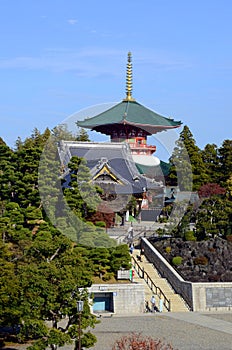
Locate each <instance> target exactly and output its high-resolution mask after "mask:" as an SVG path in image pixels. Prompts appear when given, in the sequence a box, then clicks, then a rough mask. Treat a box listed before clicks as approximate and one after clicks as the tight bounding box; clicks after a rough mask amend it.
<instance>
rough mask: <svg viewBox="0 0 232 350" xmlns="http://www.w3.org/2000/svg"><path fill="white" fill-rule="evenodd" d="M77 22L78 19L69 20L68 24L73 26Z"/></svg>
mask: <svg viewBox="0 0 232 350" xmlns="http://www.w3.org/2000/svg"><path fill="white" fill-rule="evenodd" d="M77 22H78V21H77V19H73V18H70V19H68V23H69V24H71V25H72V26H73V25H74V24H76V23H77Z"/></svg>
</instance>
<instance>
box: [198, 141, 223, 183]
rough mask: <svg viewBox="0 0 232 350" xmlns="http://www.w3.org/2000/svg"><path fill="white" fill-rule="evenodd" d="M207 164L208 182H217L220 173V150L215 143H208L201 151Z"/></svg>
mask: <svg viewBox="0 0 232 350" xmlns="http://www.w3.org/2000/svg"><path fill="white" fill-rule="evenodd" d="M201 154H202V159H203V162H204V164H205V168H206V174H207V175H208V182H211V183H217V182H218V178H219V173H220V167H219V152H218V147H217V145H215V144H207V145H206V146H205V148H204V149H203V151H202V152H201Z"/></svg>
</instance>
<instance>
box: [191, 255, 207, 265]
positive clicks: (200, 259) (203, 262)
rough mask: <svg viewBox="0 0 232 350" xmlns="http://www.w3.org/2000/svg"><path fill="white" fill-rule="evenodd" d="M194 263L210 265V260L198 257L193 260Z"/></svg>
mask: <svg viewBox="0 0 232 350" xmlns="http://www.w3.org/2000/svg"><path fill="white" fill-rule="evenodd" d="M193 262H194V264H195V265H208V262H209V261H208V259H207V258H206V256H203V255H201V256H197V257H196V258H195V259H193Z"/></svg>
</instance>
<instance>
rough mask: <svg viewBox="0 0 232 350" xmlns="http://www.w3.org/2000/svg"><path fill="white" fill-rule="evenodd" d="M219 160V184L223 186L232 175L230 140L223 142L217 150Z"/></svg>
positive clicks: (231, 143)
mask: <svg viewBox="0 0 232 350" xmlns="http://www.w3.org/2000/svg"><path fill="white" fill-rule="evenodd" d="M219 158H220V169H221V171H220V184H221V185H222V186H225V184H226V181H227V180H228V179H229V178H230V177H231V175H232V140H224V141H223V143H222V146H221V147H220V148H219Z"/></svg>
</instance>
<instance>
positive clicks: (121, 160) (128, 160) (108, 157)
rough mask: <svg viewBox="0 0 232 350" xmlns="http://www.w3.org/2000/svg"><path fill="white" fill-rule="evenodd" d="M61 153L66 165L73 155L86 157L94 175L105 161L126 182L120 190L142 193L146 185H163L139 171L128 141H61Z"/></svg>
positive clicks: (153, 187)
mask: <svg viewBox="0 0 232 350" xmlns="http://www.w3.org/2000/svg"><path fill="white" fill-rule="evenodd" d="M59 155H60V159H61V161H62V163H63V164H64V166H66V167H67V165H68V162H69V161H70V159H71V157H72V156H78V157H83V158H85V159H86V160H87V166H88V167H89V169H90V171H91V173H92V176H94V172H95V173H96V172H97V166H98V164H99V162H101V161H105V162H106V164H107V165H108V167H109V168H110V169H111V171H112V173H113V174H115V175H116V176H117V177H118V178H119V179H120V180H122V181H123V182H124V186H120V185H119V186H118V191H119V192H124V193H125V192H126V191H127V193H128V191H129V193H141V192H143V188H144V187H145V188H147V189H155V188H160V187H162V185H161V184H160V183H157V182H155V181H153V180H151V179H148V178H146V177H145V176H143V175H141V174H140V173H139V171H138V169H137V167H136V165H135V163H134V161H133V159H132V156H131V152H130V148H129V145H128V144H127V143H116V142H115V143H112V142H104V143H99V142H79V141H61V142H60V145H59ZM119 187H121V189H120V188H119Z"/></svg>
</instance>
